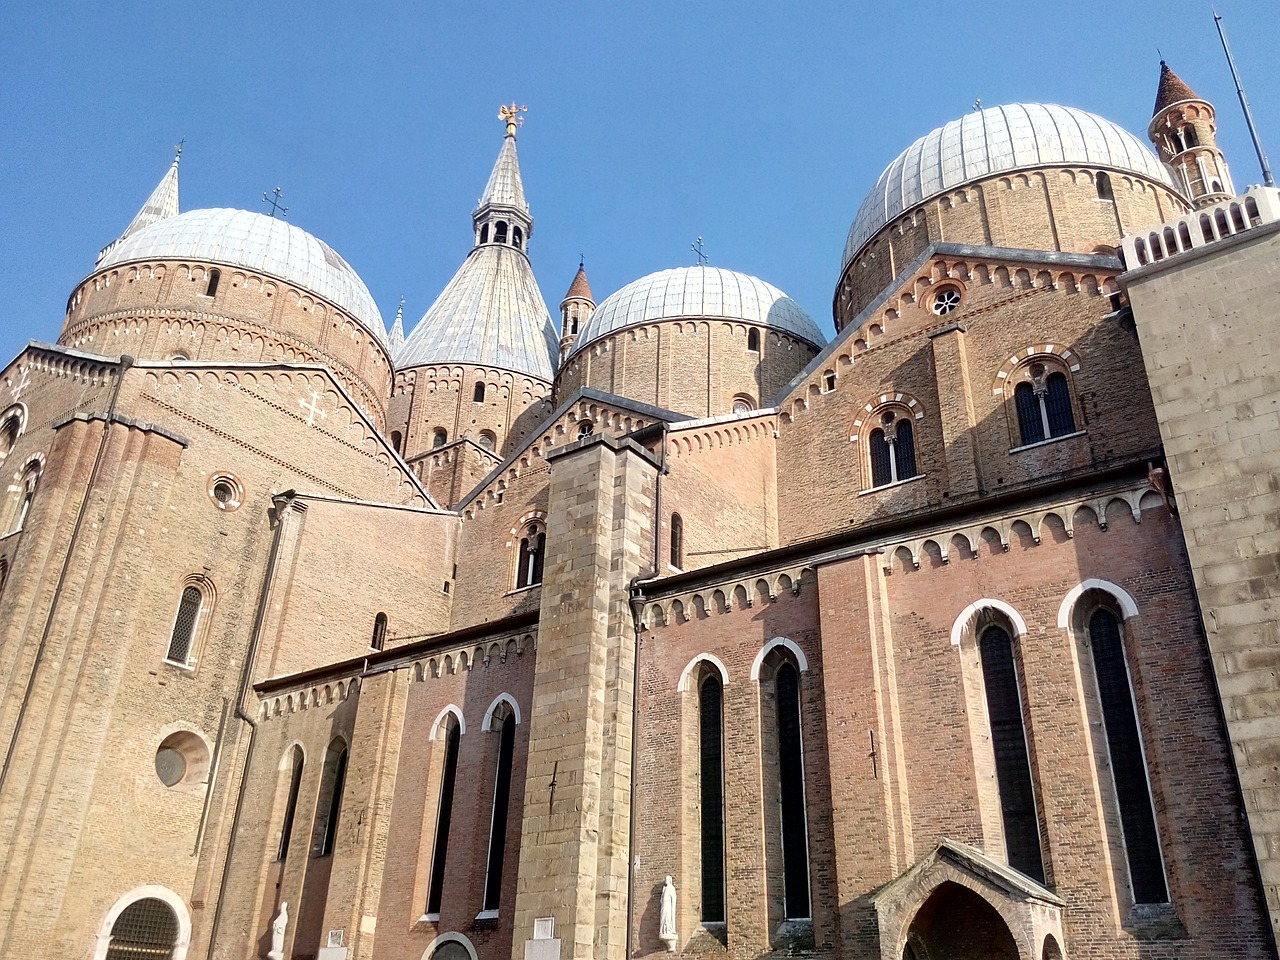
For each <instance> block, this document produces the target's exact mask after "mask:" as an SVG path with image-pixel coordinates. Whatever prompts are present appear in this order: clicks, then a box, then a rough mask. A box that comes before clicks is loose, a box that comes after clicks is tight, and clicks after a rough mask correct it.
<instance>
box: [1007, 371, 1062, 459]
mask: <svg viewBox="0 0 1280 960" xmlns="http://www.w3.org/2000/svg"><path fill="white" fill-rule="evenodd" d="M1026 377H1027V379H1024V380H1022V381H1021V382H1020V383H1019V384H1018V385H1017V386H1016V387H1015V388H1014V391H1013V401H1014V408H1015V410H1016V411H1017V414H1018V436H1019V439H1020V440H1021V443H1022V446H1024V447H1025V446H1026V445H1027V444H1031V443H1040V442H1041V441H1042V440H1050V439H1053V438H1055V437H1065V436H1067V435H1068V434H1072V433H1075V432H1076V416H1075V411H1074V409H1073V408H1072V406H1071V386H1070V384H1069V383H1067V375H1066V374H1065V373H1063V372H1062V371H1061V370H1053V371H1049V370H1048V369H1047V368H1046V367H1045V365H1044V364H1043V363H1033V364H1031V366H1030V367H1028V368H1026Z"/></svg>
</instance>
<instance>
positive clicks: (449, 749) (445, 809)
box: [427, 723, 462, 913]
mask: <svg viewBox="0 0 1280 960" xmlns="http://www.w3.org/2000/svg"><path fill="white" fill-rule="evenodd" d="M461 734H462V731H461V729H460V728H459V727H458V725H457V723H450V725H449V732H448V733H447V734H446V735H445V740H444V776H443V777H441V780H440V808H439V810H438V812H437V813H436V846H435V850H433V851H432V854H431V884H430V886H429V887H428V888H427V913H439V912H440V902H441V899H442V896H443V893H444V864H445V858H446V857H447V856H448V854H449V823H450V821H451V820H452V819H453V787H454V783H455V781H456V780H457V777H458V739H459V737H460V736H461Z"/></svg>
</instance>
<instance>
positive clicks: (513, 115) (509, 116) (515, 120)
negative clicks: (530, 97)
mask: <svg viewBox="0 0 1280 960" xmlns="http://www.w3.org/2000/svg"><path fill="white" fill-rule="evenodd" d="M528 111H529V108H528V107H517V106H516V102H515V101H514V100H512V101H511V105H510V106H507V105H506V104H505V103H504V104H503V105H502V106H500V107H499V108H498V119H499V120H505V121H507V136H508V137H514V136H515V135H516V127H518V126H521V125H522V124H523V123H524V118H523V117H521V116H520V114H522V113H527V112H528Z"/></svg>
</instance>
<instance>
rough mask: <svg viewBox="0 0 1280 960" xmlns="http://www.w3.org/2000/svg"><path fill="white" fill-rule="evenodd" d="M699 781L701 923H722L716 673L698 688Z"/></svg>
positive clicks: (720, 723) (719, 689)
mask: <svg viewBox="0 0 1280 960" xmlns="http://www.w3.org/2000/svg"><path fill="white" fill-rule="evenodd" d="M698 781H699V791H698V800H699V810H698V813H699V817H700V819H701V823H700V827H701V835H702V844H701V848H702V849H701V853H702V856H701V861H700V862H701V867H702V878H701V879H702V916H701V918H700V919H701V920H702V922H703V923H724V922H725V884H724V879H725V878H724V687H723V686H722V685H721V682H720V676H719V674H718V673H717V672H716V671H715V670H707V671H706V675H705V676H704V677H703V678H702V682H701V683H700V684H698Z"/></svg>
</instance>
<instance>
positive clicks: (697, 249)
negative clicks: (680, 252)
mask: <svg viewBox="0 0 1280 960" xmlns="http://www.w3.org/2000/svg"><path fill="white" fill-rule="evenodd" d="M689 249H690V250H692V251H693V252H694V253H696V254H697V255H698V266H700V267H701V266H705V265H706V264H708V263H710V262H711V258H710V257H708V256H707V254H706V252H705V251H704V250H703V249H702V237H698V242H697V243H691V244H689Z"/></svg>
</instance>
